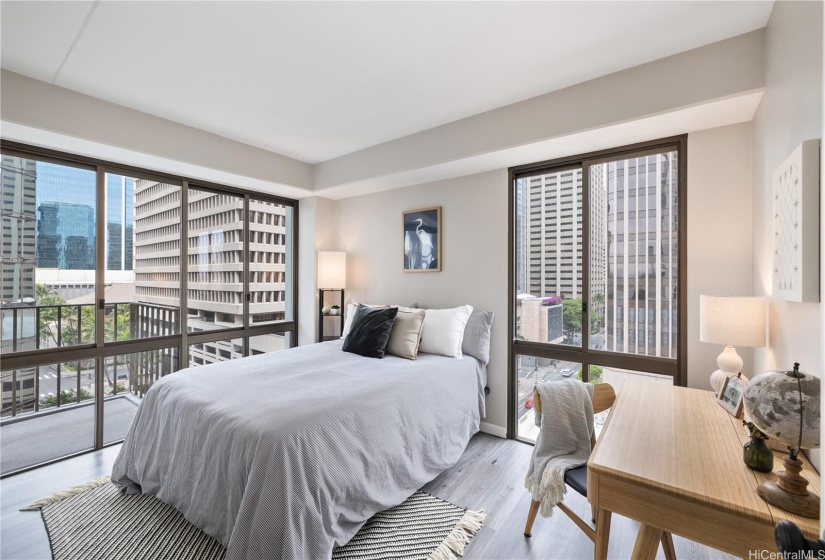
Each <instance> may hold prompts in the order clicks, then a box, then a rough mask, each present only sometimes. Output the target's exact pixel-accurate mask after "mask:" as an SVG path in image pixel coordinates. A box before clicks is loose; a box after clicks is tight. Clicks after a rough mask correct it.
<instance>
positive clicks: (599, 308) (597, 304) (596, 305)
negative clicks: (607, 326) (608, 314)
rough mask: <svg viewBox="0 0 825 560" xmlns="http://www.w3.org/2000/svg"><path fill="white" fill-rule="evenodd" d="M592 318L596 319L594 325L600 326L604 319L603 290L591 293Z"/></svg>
mask: <svg viewBox="0 0 825 560" xmlns="http://www.w3.org/2000/svg"><path fill="white" fill-rule="evenodd" d="M591 316H592V318H593V319H595V320H596V327H597V328H598V327H600V326H601V324H602V321H603V320H604V292H598V293H595V294H593V313H591Z"/></svg>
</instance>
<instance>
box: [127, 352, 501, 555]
mask: <svg viewBox="0 0 825 560" xmlns="http://www.w3.org/2000/svg"><path fill="white" fill-rule="evenodd" d="M485 383H486V371H485V368H484V367H483V366H482V365H481V364H480V362H478V361H477V360H476V359H475V358H471V357H469V356H465V357H464V359H463V360H456V359H452V358H445V357H440V356H433V355H428V354H420V355H419V359H418V360H416V361H410V360H405V359H401V358H396V357H392V356H388V357H386V358H384V359H383V360H376V359H369V358H363V357H361V356H356V355H353V354H349V353H346V352H343V351H341V341H332V342H326V343H322V344H314V345H310V346H302V347H298V348H294V349H292V350H288V351H285V352H279V353H274V354H263V355H260V356H255V357H250V358H244V359H242V360H235V361H231V362H223V363H216V364H211V365H207V366H202V367H197V368H192V369H187V370H183V371H180V372H177V373H174V374H172V375H169V376H167V377H164V378H163V379H161V380H160V381H158V382H157V383H155V385H154V386H153V387H152V388H151V389H150V390H149V392H148V393H147V394H146V396H145V397H144V398H143V402H142V403H141V405H140V407H139V409H138V411H137V415H136V416H135V419H134V421H133V422H132V426H131V428H130V430H129V433H128V435H127V436H126V440H125V441H124V443H123V447H122V449H121V451H120V454H119V455H118V457H117V460H116V461H115V465H114V468H113V471H112V480H113V482H114V483H115V484H117V485H118V487H120V488H121V489H122V490H124V491H126V492H128V493H136V492H147V493H151V494H154V495H155V496H157V497H158V498H160V499H161V500H163V501H164V502H166V503H167V504H169V505H171V506H174V507H175V508H177V509H178V510H179V511H181V512H182V513H183V514H184V516H185V517H186V519H188V520H189V521H190V522H192V523H193V524H194V525H196V526H197V527H200V528H201V529H203V530H204V531H205V532H206V533H208V534H210V535H212V536H214V537H215V538H217V539H218V540H220V541H221V542H222V543H223V544H224V545H225V546H226V547H227V558H228V559H240V558H249V559H265V558H288V559H298V558H311V559H315V558H319V559H320V558H329V557H330V556H331V555H332V549H333V547H335V546H339V545H343V544H345V543H346V542H348V541H349V540H350V538H352V537H353V536H354V535H355V533H357V532H358V530H359V529H360V528H361V526H362V525H363V524H364V522H366V521H367V520H368V519H369V518H370V517H372V516H373V515H374V514H375V513H377V512H379V511H382V510H384V509H387V508H389V507H392V506H395V505H397V504H400V503H401V502H403V501H404V500H405V499H406V498H407V497H408V496H409V495H411V494H412V493H413V492H414V491H415V490H416V489H418V488H419V487H421V486H422V485H423V484H425V483H426V482H428V481H430V480H432V479H433V478H434V477H436V476H437V475H438V474H439V473H440V472H442V471H443V470H444V469H446V468H448V467H450V466H452V465H453V464H455V463H456V461H457V460H458V458H459V457H460V456H461V454H462V452H463V450H464V448H465V446H466V444H467V442H468V440H469V439H470V437H471V436H472V435H473V434H474V433H476V432H477V431H478V427H479V419H480V416H482V415H483V414H484V408H483V407H484V398H483V387H484V384H485Z"/></svg>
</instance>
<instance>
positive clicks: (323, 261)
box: [318, 251, 347, 290]
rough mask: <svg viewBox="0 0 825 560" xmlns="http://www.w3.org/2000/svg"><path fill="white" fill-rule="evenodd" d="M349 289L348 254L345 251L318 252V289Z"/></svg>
mask: <svg viewBox="0 0 825 560" xmlns="http://www.w3.org/2000/svg"><path fill="white" fill-rule="evenodd" d="M346 287H347V254H346V253H345V252H343V251H318V288H319V289H321V290H343V289H344V288H346Z"/></svg>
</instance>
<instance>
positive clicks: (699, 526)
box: [587, 381, 819, 559]
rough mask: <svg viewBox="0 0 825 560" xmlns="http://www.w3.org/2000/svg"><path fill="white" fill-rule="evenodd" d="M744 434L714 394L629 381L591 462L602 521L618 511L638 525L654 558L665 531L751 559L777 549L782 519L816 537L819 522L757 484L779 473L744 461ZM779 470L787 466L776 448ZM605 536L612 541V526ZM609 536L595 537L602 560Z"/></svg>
mask: <svg viewBox="0 0 825 560" xmlns="http://www.w3.org/2000/svg"><path fill="white" fill-rule="evenodd" d="M746 440H747V437H746V434H745V432H744V431H743V428H742V420H740V419H735V418H733V417H732V416H731V415H730V414H728V413H727V412H725V411H724V410H723V409H722V407H720V406H719V405H718V404H717V403H716V399H715V398H714V396H713V394H712V393H711V392H710V391H699V390H697V389H685V388H682V387H671V386H669V385H662V384H656V383H645V382H641V381H628V382H625V383H624V385H623V386H622V388H621V390H620V392H619V396H618V399H617V400H616V404H615V405H614V406H613V409H612V410H611V412H610V416H609V418H608V420H607V422H606V423H605V426H604V429H603V430H602V433H601V437H600V438H599V441H598V443H597V444H596V447H595V449H594V450H593V453H592V454H591V456H590V460H589V461H588V463H587V467H588V483H587V486H588V492H587V494H588V500H589V501H590V503H591V504H593V505H594V506H595V507H596V508H598V510H599V518H598V521H597V523H598V522H601V523H603V524H602V525H597V526H600V527H608V528H609V527H610V514H611V512H612V513H617V514H619V515H624V516H626V517H630V518H632V519H636V520H638V521H639V522H641V523H642V525H641V527H640V528H639V535H638V537H637V539H636V546H635V548H634V550H633V558H634V559H636V558H639V559H647V558H651V559H652V558H654V556H655V554H656V551H657V549H658V545H659V540H660V539H661V535H662V531H668V532H670V533H673V534H676V535H680V536H682V537H685V538H686V539H690V540H693V541H696V542H700V543H702V544H705V545H708V546H711V547H713V548H717V549H719V550H723V551H725V552H728V553H730V554H733V555H736V556H739V557H742V558H745V559H747V558H748V552H749V551H751V550H770V551H776V545H775V542H774V525H775V524H776V523H777V522H778V521H780V520H782V519H789V520H791V521H793V522H794V523H796V524H797V525H799V527H800V528H801V529H802V530H803V532H804V533H805V534H806V535H807V536H808V537H809V538H819V520H817V519H807V518H804V517H799V516H797V515H794V514H792V513H789V512H786V511H784V510H781V509H779V508H776V507H774V506H770V505H768V504H767V503H766V502H764V501H763V500H762V499H761V498H760V497H759V496H757V494H756V487H757V485H758V484H759V483H760V482H762V481H763V480H766V479H772V478H776V475H775V474H774V473H766V474H763V473H758V472H756V471H752V470H751V469H749V468H747V467H746V466H745V464H744V463H743V462H742V444H743V443H744V442H745V441H746ZM800 457H802V455H801V454H800ZM803 461H804V462H805V467H804V470H803V472H802V475H803V476H805V477H806V478H807V479H808V480H809V482H810V486H809V489H810V490H811V491H812V492H815V493H817V494H819V475H818V474H817V473H816V471H815V470H814V469H813V468H812V467H811V465H810V463H808V462H807V459H804V458H803ZM774 467H775V468H776V469H781V468H782V461H781V454H779V453H777V454H775V457H774ZM602 533H605V534H604V535H602V534H599V535H598V536H599V537H602V536H604V538H605V539H607V536H608V535H609V531H603V532H602ZM599 540H601V539H599ZM606 542H607V541H606V540H605V541H604V542H602V543H601V546H600V543H599V542H597V543H596V558H597V559H599V558H606V557H607V545H606Z"/></svg>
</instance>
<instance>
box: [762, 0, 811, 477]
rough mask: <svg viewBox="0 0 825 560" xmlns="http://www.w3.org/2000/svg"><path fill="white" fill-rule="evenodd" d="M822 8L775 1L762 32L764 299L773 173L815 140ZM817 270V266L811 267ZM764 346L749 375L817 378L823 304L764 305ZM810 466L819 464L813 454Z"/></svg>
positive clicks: (769, 263) (767, 283)
mask: <svg viewBox="0 0 825 560" xmlns="http://www.w3.org/2000/svg"><path fill="white" fill-rule="evenodd" d="M822 11H823V10H822V2H786V1H781V2H777V3H776V4H775V5H774V9H773V12H772V13H771V17H770V20H769V21H768V26H767V28H766V30H765V64H766V67H765V94H764V96H763V97H762V102H761V103H760V105H759V108H758V109H757V112H756V115H755V117H754V120H753V163H754V168H753V186H754V198H753V216H754V220H753V246H754V272H753V280H754V293H755V294H759V295H767V296H770V295H771V291H772V285H771V284H772V281H771V267H772V259H773V250H772V247H773V245H772V233H771V229H772V192H771V174H772V173H773V170H774V169H775V168H776V167H777V166H778V165H779V164H780V163H782V161H783V160H784V159H785V158H786V157H787V156H788V155H789V154H790V153H791V151H793V149H794V148H796V147H797V146H798V145H799V143H800V142H802V141H803V140H808V139H812V138H822V130H823V127H822V92H823V86H822V77H823V70H822V58H823V57H822V51H823V43H822V29H823V27H822V20H823V15H822ZM810 264H811V265H812V266H819V264H818V263H810ZM769 310H770V311H769V320H770V326H769V332H770V334H769V342H768V344H769V345H768V347H767V348H765V349H757V350H756V351H755V352H754V359H755V363H756V368H755V369H756V371H758V372H762V371H767V370H771V369H775V368H779V369H790V368H791V367H792V366H793V363H794V362H799V363H800V364H801V369H802V371H805V372H810V373H813V374H817V375H821V373H822V371H823V360H822V334H823V327H822V320H823V319H822V305H821V304H820V303H794V302H788V301H784V300H780V299H776V298H772V297H771V298H770V300H769ZM812 455H814V456H813V457H812V461H816V464H817V465H818V453H813V454H812Z"/></svg>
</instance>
